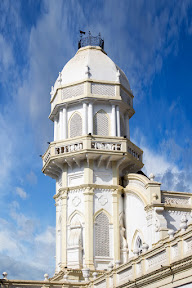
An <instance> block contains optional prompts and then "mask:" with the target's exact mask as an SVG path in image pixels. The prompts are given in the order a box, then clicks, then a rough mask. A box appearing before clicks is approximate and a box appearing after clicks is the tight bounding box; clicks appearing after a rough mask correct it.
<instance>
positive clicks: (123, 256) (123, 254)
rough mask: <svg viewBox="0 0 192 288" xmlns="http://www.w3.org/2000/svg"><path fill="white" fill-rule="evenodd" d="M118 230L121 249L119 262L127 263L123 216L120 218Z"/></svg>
mask: <svg viewBox="0 0 192 288" xmlns="http://www.w3.org/2000/svg"><path fill="white" fill-rule="evenodd" d="M119 229H120V249H121V262H122V263H126V262H127V261H128V244H127V240H126V237H125V231H126V229H125V227H124V217H123V214H121V216H120V220H119Z"/></svg>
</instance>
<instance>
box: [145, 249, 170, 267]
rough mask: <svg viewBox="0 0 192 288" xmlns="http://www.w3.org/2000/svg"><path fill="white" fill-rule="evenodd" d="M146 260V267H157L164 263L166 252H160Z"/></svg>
mask: <svg viewBox="0 0 192 288" xmlns="http://www.w3.org/2000/svg"><path fill="white" fill-rule="evenodd" d="M147 260H148V267H149V268H152V267H154V266H156V265H159V264H161V263H163V262H165V261H166V251H162V252H160V253H158V254H156V255H155V256H152V257H150V258H148V259H147Z"/></svg>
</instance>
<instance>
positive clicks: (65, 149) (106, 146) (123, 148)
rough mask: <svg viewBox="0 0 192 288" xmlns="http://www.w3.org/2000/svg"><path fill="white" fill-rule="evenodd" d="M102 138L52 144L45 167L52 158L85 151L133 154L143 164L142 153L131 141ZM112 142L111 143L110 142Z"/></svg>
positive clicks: (84, 138)
mask: <svg viewBox="0 0 192 288" xmlns="http://www.w3.org/2000/svg"><path fill="white" fill-rule="evenodd" d="M101 138H102V137H94V138H92V137H88V136H84V137H83V139H82V137H79V139H74V142H72V140H71V139H66V140H64V141H63V142H59V143H54V142H53V143H51V144H50V146H49V149H48V150H47V152H46V153H45V154H44V156H43V165H45V164H47V162H48V161H49V159H50V157H52V156H57V155H61V154H66V153H72V152H77V151H80V150H83V149H89V150H90V149H91V150H93V151H94V150H105V151H111V152H123V153H128V154H131V155H132V156H133V157H134V158H135V159H137V160H139V161H141V162H142V151H141V150H140V149H139V148H137V147H135V146H134V144H133V143H131V141H129V140H127V139H118V140H117V141H114V139H109V141H108V142H107V141H102V139H101ZM110 140H111V141H110Z"/></svg>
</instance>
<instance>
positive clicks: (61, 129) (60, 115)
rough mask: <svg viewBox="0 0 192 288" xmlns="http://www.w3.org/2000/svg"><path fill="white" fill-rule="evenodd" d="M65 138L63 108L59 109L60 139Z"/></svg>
mask: <svg viewBox="0 0 192 288" xmlns="http://www.w3.org/2000/svg"><path fill="white" fill-rule="evenodd" d="M61 139H63V109H60V111H59V140H61Z"/></svg>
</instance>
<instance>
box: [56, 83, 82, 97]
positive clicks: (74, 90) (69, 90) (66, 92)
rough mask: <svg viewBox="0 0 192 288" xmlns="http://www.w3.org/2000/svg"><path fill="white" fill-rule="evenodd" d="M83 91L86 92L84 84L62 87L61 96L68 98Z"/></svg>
mask: <svg viewBox="0 0 192 288" xmlns="http://www.w3.org/2000/svg"><path fill="white" fill-rule="evenodd" d="M83 93H84V84H79V85H75V86H70V87H66V88H63V89H62V96H61V98H62V100H65V99H68V98H72V97H76V96H80V95H83Z"/></svg>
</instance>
